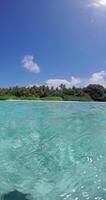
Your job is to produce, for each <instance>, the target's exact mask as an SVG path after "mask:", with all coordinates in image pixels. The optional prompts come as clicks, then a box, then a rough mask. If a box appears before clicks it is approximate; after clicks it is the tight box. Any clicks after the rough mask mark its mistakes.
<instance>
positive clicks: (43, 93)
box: [0, 84, 106, 101]
mask: <svg viewBox="0 0 106 200" xmlns="http://www.w3.org/2000/svg"><path fill="white" fill-rule="evenodd" d="M0 99H1V100H3V99H28V100H30V99H32V100H39V99H42V100H65V101H70V100H79V101H90V100H95V101H106V89H105V88H104V87H103V86H101V85H94V84H93V85H88V86H87V87H85V88H76V87H73V88H66V87H65V85H60V87H59V88H53V87H51V88H49V87H48V86H44V85H43V86H39V87H38V86H33V87H18V86H16V87H13V88H0Z"/></svg>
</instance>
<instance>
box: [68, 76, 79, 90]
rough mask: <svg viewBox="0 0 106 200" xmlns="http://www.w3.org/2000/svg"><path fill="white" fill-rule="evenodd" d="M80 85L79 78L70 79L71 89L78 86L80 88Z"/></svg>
mask: <svg viewBox="0 0 106 200" xmlns="http://www.w3.org/2000/svg"><path fill="white" fill-rule="evenodd" d="M80 84H81V79H80V78H79V77H77V78H76V77H74V76H72V77H71V81H70V85H71V87H73V86H76V87H78V86H80Z"/></svg>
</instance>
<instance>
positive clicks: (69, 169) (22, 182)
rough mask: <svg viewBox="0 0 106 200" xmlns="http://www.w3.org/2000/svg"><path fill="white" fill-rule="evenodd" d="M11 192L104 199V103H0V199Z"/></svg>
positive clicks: (35, 199)
mask: <svg viewBox="0 0 106 200" xmlns="http://www.w3.org/2000/svg"><path fill="white" fill-rule="evenodd" d="M14 191H18V192H19V194H22V195H23V196H24V198H23V199H30V200H87V199H90V200H93V199H95V200H103V199H104V200H105V199H106V104H105V103H71V102H67V103H65V102H60V103H56V102H55V103H51V102H49V103H48V102H25V101H23V102H21V101H20V102H6V101H5V102H2V101H1V102H0V198H1V199H6V200H7V199H9V200H13V199H10V197H11V195H10V196H9V198H7V196H6V195H7V194H13V193H12V192H14ZM5 194H6V195H5ZM26 194H28V195H27V196H26ZM25 196H26V197H25ZM11 198H12V197H11Z"/></svg>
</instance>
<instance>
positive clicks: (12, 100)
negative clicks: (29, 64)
mask: <svg viewBox="0 0 106 200" xmlns="http://www.w3.org/2000/svg"><path fill="white" fill-rule="evenodd" d="M1 101H6V102H35V103H36V102H37V103H106V101H102V102H101V101H52V100H48V101H47V100H22V99H8V100H1Z"/></svg>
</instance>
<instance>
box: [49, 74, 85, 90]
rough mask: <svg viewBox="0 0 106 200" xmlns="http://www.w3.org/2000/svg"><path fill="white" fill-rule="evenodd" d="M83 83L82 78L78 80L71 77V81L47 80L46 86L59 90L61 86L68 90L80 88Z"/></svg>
mask: <svg viewBox="0 0 106 200" xmlns="http://www.w3.org/2000/svg"><path fill="white" fill-rule="evenodd" d="M80 83H81V80H80V78H76V77H74V76H72V77H71V80H70V81H67V80H64V79H49V80H47V82H46V84H47V85H48V86H49V87H50V88H51V87H54V88H57V87H59V86H60V85H61V84H63V85H65V86H66V87H67V88H70V87H73V86H76V87H78V86H79V85H80Z"/></svg>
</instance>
